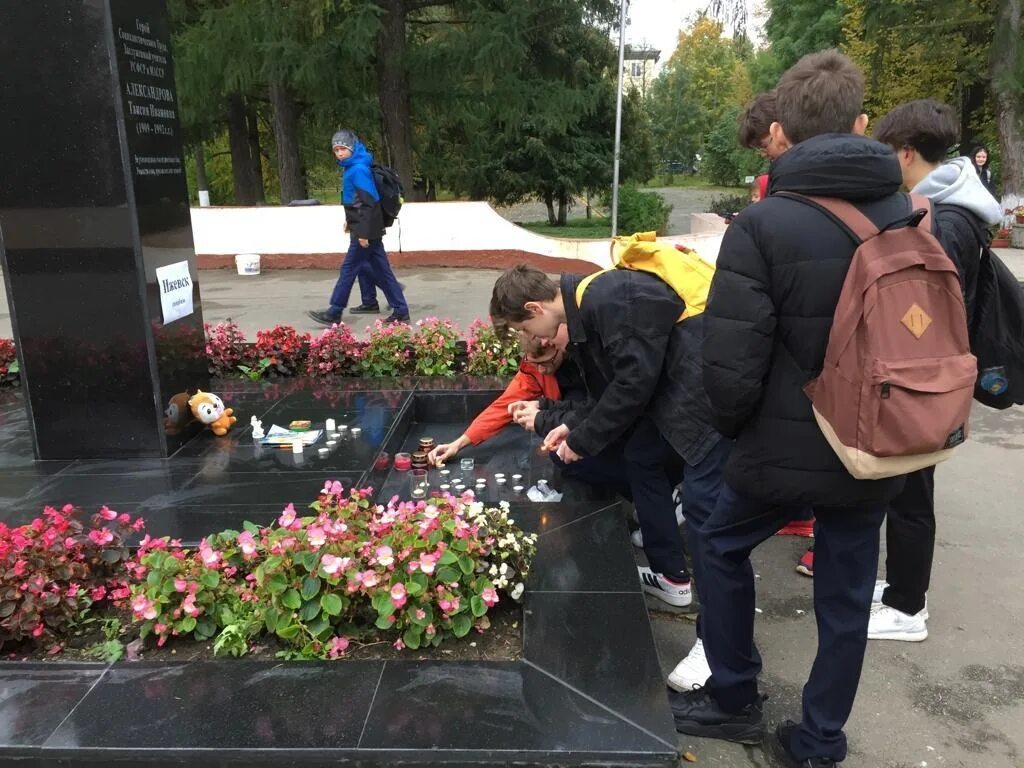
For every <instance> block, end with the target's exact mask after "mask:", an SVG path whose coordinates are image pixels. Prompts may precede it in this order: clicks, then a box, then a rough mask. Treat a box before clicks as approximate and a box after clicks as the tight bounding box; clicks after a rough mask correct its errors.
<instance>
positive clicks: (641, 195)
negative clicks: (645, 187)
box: [605, 186, 672, 235]
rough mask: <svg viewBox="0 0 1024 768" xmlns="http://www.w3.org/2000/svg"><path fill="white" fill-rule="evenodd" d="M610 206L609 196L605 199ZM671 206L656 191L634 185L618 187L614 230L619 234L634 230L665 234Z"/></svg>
mask: <svg viewBox="0 0 1024 768" xmlns="http://www.w3.org/2000/svg"><path fill="white" fill-rule="evenodd" d="M605 205H607V206H611V198H610V196H609V198H608V199H607V200H606V201H605ZM670 213H672V206H671V205H669V204H668V203H666V202H665V198H663V197H662V196H661V195H659V194H658V193H657V192H641V191H640V190H639V189H637V188H636V187H635V186H622V187H620V188H619V211H618V226H617V227H616V231H617V232H618V233H619V234H621V235H631V234H633V233H634V232H657V233H658V234H659V235H663V234H665V231H666V229H667V228H668V216H669V214H670Z"/></svg>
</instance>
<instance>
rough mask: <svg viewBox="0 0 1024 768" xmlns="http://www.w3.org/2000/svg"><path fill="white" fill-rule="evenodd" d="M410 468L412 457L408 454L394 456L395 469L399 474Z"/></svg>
mask: <svg viewBox="0 0 1024 768" xmlns="http://www.w3.org/2000/svg"><path fill="white" fill-rule="evenodd" d="M411 466H412V455H411V454H409V453H405V452H402V453H396V454H395V469H396V470H398V471H399V472H406V471H408V470H409V468H410V467H411Z"/></svg>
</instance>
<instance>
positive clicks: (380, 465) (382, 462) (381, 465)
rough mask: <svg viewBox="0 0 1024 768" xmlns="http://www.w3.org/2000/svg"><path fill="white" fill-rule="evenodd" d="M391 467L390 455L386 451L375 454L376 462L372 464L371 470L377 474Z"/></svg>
mask: <svg viewBox="0 0 1024 768" xmlns="http://www.w3.org/2000/svg"><path fill="white" fill-rule="evenodd" d="M389 466H391V455H390V454H389V453H388V452H387V451H381V452H380V453H379V454H377V458H376V460H374V462H373V468H374V470H375V471H377V472H383V471H384V470H385V469H387V468H388V467H389Z"/></svg>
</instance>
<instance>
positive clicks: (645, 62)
mask: <svg viewBox="0 0 1024 768" xmlns="http://www.w3.org/2000/svg"><path fill="white" fill-rule="evenodd" d="M660 59H661V51H659V50H656V49H654V48H649V47H647V46H633V45H627V46H626V51H625V55H624V57H623V62H622V68H623V73H622V74H623V88H624V90H626V91H628V90H630V89H631V88H635V89H636V90H638V91H640V95H641V96H646V95H647V92H648V90H649V89H650V87H651V83H653V82H654V78H656V77H657V76H658V71H659V69H660V67H659V65H658V62H659V61H660Z"/></svg>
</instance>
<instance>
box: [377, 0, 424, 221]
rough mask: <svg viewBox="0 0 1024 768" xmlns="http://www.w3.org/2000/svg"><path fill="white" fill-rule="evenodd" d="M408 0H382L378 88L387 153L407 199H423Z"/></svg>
mask: <svg viewBox="0 0 1024 768" xmlns="http://www.w3.org/2000/svg"><path fill="white" fill-rule="evenodd" d="M405 3H406V0H378V3H377V4H378V5H379V6H380V8H381V9H382V10H383V11H384V13H383V15H382V16H381V27H380V31H379V32H378V33H377V92H378V100H379V102H380V114H381V123H382V126H383V129H384V130H383V134H384V151H385V155H386V156H385V157H382V158H380V160H381V162H385V163H387V164H388V165H390V166H391V167H392V168H394V169H395V172H396V173H398V176H399V178H401V180H402V186H403V187H405V195H406V199H407V200H409V201H413V202H415V201H419V200H422V199H423V193H422V191H421V190H419V189H417V188H416V187H415V186H414V184H413V164H412V110H411V108H410V106H409V84H408V80H407V77H406V72H405V16H406V5H405Z"/></svg>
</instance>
